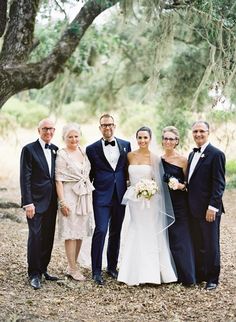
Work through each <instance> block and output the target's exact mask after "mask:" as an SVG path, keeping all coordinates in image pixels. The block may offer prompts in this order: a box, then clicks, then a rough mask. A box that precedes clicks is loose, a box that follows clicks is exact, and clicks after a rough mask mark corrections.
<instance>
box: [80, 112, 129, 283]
mask: <svg viewBox="0 0 236 322" xmlns="http://www.w3.org/2000/svg"><path fill="white" fill-rule="evenodd" d="M115 127H116V126H115V124H114V119H113V117H112V116H110V115H109V114H104V115H103V116H101V118H100V126H99V129H100V131H101V133H102V139H100V140H99V141H97V142H95V143H93V144H91V145H90V146H88V147H87V149H86V152H87V155H88V158H89V161H90V163H91V173H90V179H91V181H92V182H93V185H94V187H95V190H94V192H93V208H94V218H95V230H94V234H93V238H92V250H91V255H92V274H93V279H94V281H95V283H97V284H98V285H103V283H104V280H103V277H102V275H101V271H102V253H103V248H104V241H105V237H106V234H107V230H108V226H109V238H108V248H107V273H108V274H109V275H110V276H111V277H113V278H117V275H118V273H117V261H118V255H119V248H120V232H121V227H122V223H123V219H124V213H125V207H124V206H123V205H121V201H122V198H123V195H124V193H125V190H126V188H127V186H126V180H127V153H128V152H130V150H131V149H130V143H129V142H127V141H124V140H121V139H118V138H116V137H114V131H115Z"/></svg>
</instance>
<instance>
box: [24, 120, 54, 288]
mask: <svg viewBox="0 0 236 322" xmlns="http://www.w3.org/2000/svg"><path fill="white" fill-rule="evenodd" d="M54 131H55V128H54V123H53V122H52V121H51V120H49V119H44V120H42V121H40V122H39V126H38V133H39V139H38V140H37V141H35V142H32V143H29V144H27V145H26V146H24V147H23V149H22V152H21V159H20V187H21V199H22V207H23V208H24V210H25V213H26V217H27V222H28V227H29V236H28V251H27V258H28V276H29V279H30V285H31V286H32V287H33V288H34V289H35V290H36V289H39V288H40V287H41V277H42V274H43V275H44V277H45V279H46V280H50V281H55V280H57V279H58V278H57V277H55V276H51V275H49V274H48V272H47V266H48V264H49V261H50V258H51V252H52V247H53V240H54V232H55V223H56V213H57V195H56V188H55V176H54V172H55V159H56V152H57V150H58V148H57V146H55V145H53V144H51V143H50V142H51V139H52V137H53V134H54Z"/></svg>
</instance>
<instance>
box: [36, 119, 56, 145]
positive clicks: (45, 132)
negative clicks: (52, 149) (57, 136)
mask: <svg viewBox="0 0 236 322" xmlns="http://www.w3.org/2000/svg"><path fill="white" fill-rule="evenodd" d="M54 132H55V128H54V123H53V122H52V121H51V120H49V119H45V120H42V121H41V122H40V123H39V127H38V133H39V136H40V138H41V139H42V140H43V141H44V142H46V143H50V141H51V139H52V138H53V135H54Z"/></svg>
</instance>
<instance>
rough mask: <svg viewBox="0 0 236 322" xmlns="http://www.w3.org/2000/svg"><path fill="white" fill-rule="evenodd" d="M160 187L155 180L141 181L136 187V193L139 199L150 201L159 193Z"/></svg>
mask: <svg viewBox="0 0 236 322" xmlns="http://www.w3.org/2000/svg"><path fill="white" fill-rule="evenodd" d="M158 190H159V189H158V186H157V184H156V182H155V181H154V180H150V179H141V180H140V181H139V182H138V183H136V185H135V191H136V195H137V198H141V197H143V198H145V199H148V200H150V199H151V198H152V196H154V194H155V193H157V192H158Z"/></svg>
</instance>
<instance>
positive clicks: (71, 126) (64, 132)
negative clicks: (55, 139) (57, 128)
mask: <svg viewBox="0 0 236 322" xmlns="http://www.w3.org/2000/svg"><path fill="white" fill-rule="evenodd" d="M71 131H75V132H77V133H79V134H81V130H80V126H79V124H77V123H69V124H66V125H65V126H63V129H62V138H63V140H64V141H65V139H66V137H67V136H68V134H69V133H70V132H71Z"/></svg>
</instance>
